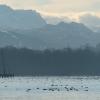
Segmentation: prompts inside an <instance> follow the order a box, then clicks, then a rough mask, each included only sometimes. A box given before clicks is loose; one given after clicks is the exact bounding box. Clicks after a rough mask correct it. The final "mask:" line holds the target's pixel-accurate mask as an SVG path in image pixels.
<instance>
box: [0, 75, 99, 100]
mask: <svg viewBox="0 0 100 100" xmlns="http://www.w3.org/2000/svg"><path fill="white" fill-rule="evenodd" d="M0 100H100V77H99V76H94V77H92V76H91V77H86V76H84V77H82V76H72V77H68V76H64V77H60V76H58V77H14V78H0Z"/></svg>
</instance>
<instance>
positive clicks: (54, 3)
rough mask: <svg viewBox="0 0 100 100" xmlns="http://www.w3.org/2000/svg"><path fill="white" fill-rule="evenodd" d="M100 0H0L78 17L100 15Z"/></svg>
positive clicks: (27, 7) (1, 2) (22, 6)
mask: <svg viewBox="0 0 100 100" xmlns="http://www.w3.org/2000/svg"><path fill="white" fill-rule="evenodd" d="M99 3H100V1H99V0H95V1H94V0H88V1H84V2H83V1H82V0H75V1H73V0H42V1H41V0H26V1H24V0H20V1H19V0H0V4H3V5H7V6H10V7H11V8H13V9H25V10H27V9H31V10H36V11H37V12H39V13H41V14H42V15H46V16H58V17H70V18H71V19H76V20H77V19H78V18H79V17H80V16H82V15H85V14H92V15H95V16H98V17H100V7H99Z"/></svg>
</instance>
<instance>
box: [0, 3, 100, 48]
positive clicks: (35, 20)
mask: <svg viewBox="0 0 100 100" xmlns="http://www.w3.org/2000/svg"><path fill="white" fill-rule="evenodd" d="M99 43H100V33H99V32H93V31H92V30H91V29H89V28H88V27H86V26H85V25H84V24H82V23H76V22H70V23H65V22H60V23H58V24H56V25H51V24H47V23H46V21H45V20H44V19H43V18H42V17H41V15H40V14H39V13H37V12H36V11H33V10H14V9H12V8H10V7H8V6H5V5H0V47H4V46H15V47H27V48H32V49H46V48H55V49H62V48H66V47H69V46H70V47H72V48H79V47H81V46H85V45H87V44H88V45H90V46H96V45H97V44H99Z"/></svg>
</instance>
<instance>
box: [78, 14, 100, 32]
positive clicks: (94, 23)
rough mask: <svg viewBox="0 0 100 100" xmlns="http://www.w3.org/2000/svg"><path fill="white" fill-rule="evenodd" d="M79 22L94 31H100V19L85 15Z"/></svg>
mask: <svg viewBox="0 0 100 100" xmlns="http://www.w3.org/2000/svg"><path fill="white" fill-rule="evenodd" d="M79 21H80V22H81V23H83V24H85V25H86V26H88V27H89V28H91V29H92V30H95V31H98V30H99V31H100V17H99V16H96V15H93V14H85V15H83V16H81V17H80V18H79Z"/></svg>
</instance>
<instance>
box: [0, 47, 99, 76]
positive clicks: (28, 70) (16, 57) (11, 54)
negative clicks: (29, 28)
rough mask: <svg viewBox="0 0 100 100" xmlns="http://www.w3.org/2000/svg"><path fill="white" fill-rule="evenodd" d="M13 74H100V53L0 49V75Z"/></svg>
mask: <svg viewBox="0 0 100 100" xmlns="http://www.w3.org/2000/svg"><path fill="white" fill-rule="evenodd" d="M3 67H5V70H6V72H8V73H9V72H10V73H14V74H15V75H35V76H39V75H47V76H49V75H71V76H72V75H100V52H98V53H96V52H94V51H93V50H91V49H90V48H84V49H81V48H80V49H77V50H73V49H70V48H66V49H62V50H54V49H52V50H49V49H48V50H31V49H26V48H20V49H18V48H15V47H5V48H0V73H2V71H3Z"/></svg>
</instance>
